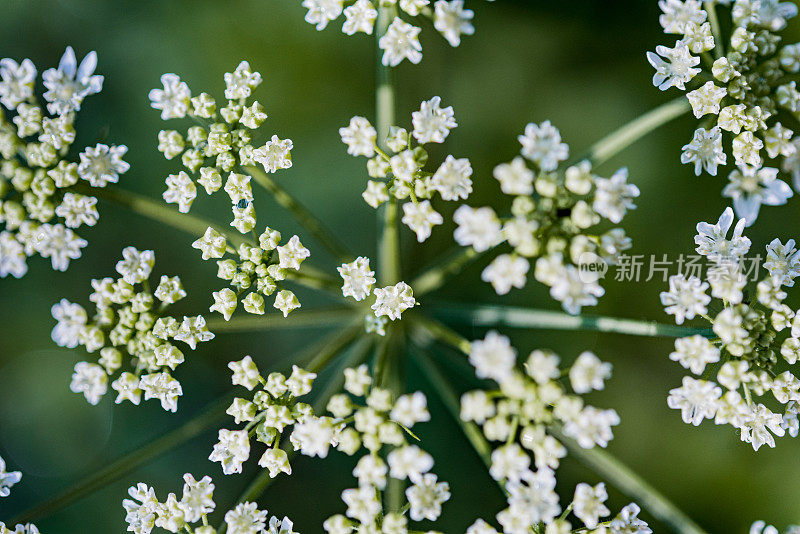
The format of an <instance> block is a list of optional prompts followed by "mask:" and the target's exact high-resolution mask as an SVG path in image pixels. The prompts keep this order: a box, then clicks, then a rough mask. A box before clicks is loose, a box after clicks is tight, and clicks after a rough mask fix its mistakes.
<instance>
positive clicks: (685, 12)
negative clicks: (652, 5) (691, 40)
mask: <svg viewBox="0 0 800 534" xmlns="http://www.w3.org/2000/svg"><path fill="white" fill-rule="evenodd" d="M719 3H727V2H719ZM658 7H659V8H660V9H661V11H662V12H663V14H662V15H660V16H659V17H658V22H659V24H661V27H662V28H664V33H675V34H679V35H680V34H682V33H684V32H685V31H686V25H687V24H689V23H691V22H693V23H695V24H701V23H703V22H704V21H705V20H706V17H707V13H706V12H705V11H704V10H703V9H702V6H701V4H700V0H686V1H685V2H683V1H681V0H659V2H658Z"/></svg>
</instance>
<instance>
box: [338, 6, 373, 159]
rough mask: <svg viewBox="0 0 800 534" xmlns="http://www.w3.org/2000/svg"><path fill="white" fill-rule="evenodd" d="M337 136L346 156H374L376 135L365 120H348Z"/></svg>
mask: <svg viewBox="0 0 800 534" xmlns="http://www.w3.org/2000/svg"><path fill="white" fill-rule="evenodd" d="M363 1H367V0H363ZM351 7H354V6H351ZM348 9H349V8H348ZM345 11H346V10H345ZM339 135H340V136H341V138H342V142H343V143H344V144H346V145H347V153H348V154H350V155H353V156H366V157H368V158H371V157H372V156H374V155H375V148H374V147H375V142H376V140H377V137H378V133H377V132H376V131H375V128H374V127H373V126H372V124H370V123H369V121H368V120H367V119H366V118H364V117H353V118H352V119H350V124H349V125H348V126H345V127H342V128H339Z"/></svg>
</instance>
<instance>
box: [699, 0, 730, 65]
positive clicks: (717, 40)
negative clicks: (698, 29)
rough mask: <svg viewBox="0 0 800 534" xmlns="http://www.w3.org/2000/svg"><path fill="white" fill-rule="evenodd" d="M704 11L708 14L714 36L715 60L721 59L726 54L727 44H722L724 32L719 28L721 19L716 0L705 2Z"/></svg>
mask: <svg viewBox="0 0 800 534" xmlns="http://www.w3.org/2000/svg"><path fill="white" fill-rule="evenodd" d="M703 9H705V10H706V13H708V22H709V24H711V34H712V35H713V36H714V48H713V51H714V59H719V58H721V57H722V55H723V53H724V46H725V43H723V42H722V30H721V29H720V27H719V17H717V2H716V1H715V0H706V1H705V2H703Z"/></svg>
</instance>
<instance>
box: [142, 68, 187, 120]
mask: <svg viewBox="0 0 800 534" xmlns="http://www.w3.org/2000/svg"><path fill="white" fill-rule="evenodd" d="M161 84H162V85H163V86H164V88H163V89H153V90H152V91H150V94H149V98H150V105H151V107H153V108H154V109H160V110H161V119H162V120H167V119H180V118H183V117H185V116H186V114H187V113H188V112H189V106H190V104H191V103H190V99H191V97H192V93H191V91H189V86H188V85H186V82H182V81H181V79H180V78H179V77H178V75H176V74H164V75H162V76H161Z"/></svg>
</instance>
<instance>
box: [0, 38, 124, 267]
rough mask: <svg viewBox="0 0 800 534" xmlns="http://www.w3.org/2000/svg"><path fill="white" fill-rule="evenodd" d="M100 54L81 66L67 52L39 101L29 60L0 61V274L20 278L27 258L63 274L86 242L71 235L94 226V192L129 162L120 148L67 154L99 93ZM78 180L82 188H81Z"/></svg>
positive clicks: (45, 78)
mask: <svg viewBox="0 0 800 534" xmlns="http://www.w3.org/2000/svg"><path fill="white" fill-rule="evenodd" d="M96 66H97V54H95V53H94V52H90V53H89V54H88V55H87V56H86V57H85V58H84V59H83V61H81V62H80V64H78V62H77V60H76V58H75V52H74V51H73V50H72V48H71V47H67V50H66V52H64V55H63V56H62V58H61V62H60V63H59V65H58V67H57V68H51V69H48V70H46V71H45V72H44V73H43V74H42V80H43V83H44V86H45V88H46V89H47V91H46V92H45V93H44V95H43V98H44V101H45V102H46V105H42V103H41V102H40V101H39V100H38V99H37V97H36V95H35V91H34V89H35V84H36V79H37V71H36V67H35V66H34V64H33V62H32V61H31V60H30V59H25V60H23V61H22V62H21V63H17V62H16V61H14V60H13V59H9V58H5V59H2V60H0V104H1V105H2V106H1V107H0V277H2V278H4V277H6V276H8V275H9V274H10V275H12V276H14V277H16V278H20V277H22V276H23V275H24V274H25V273H26V272H27V270H28V265H27V259H28V258H29V257H31V256H34V255H36V254H39V255H40V256H41V257H43V258H49V259H50V262H51V264H52V267H53V269H54V270H57V271H65V270H67V267H69V262H70V260H74V259H77V258H80V256H81V249H83V248H84V247H85V246H86V245H87V242H86V240H84V239H83V238H81V237H80V236H79V235H78V234H76V233H75V231H74V230H76V229H77V228H80V227H81V226H82V225H86V226H94V225H95V224H96V223H97V220H98V218H99V214H98V211H97V198H96V197H94V196H92V195H91V194H90V193H91V191H92V188H100V187H105V186H106V185H107V184H109V183H116V182H117V181H118V180H119V175H120V174H123V173H125V172H127V170H128V169H129V167H130V166H129V165H128V164H127V163H126V162H125V161H123V160H122V157H123V156H124V155H125V153H126V152H127V150H128V149H127V147H126V146H124V145H119V146H114V145H112V146H109V145H105V144H98V145H96V146H94V147H87V148H86V149H84V150H83V152H81V153H80V154H79V155H78V159H77V161H72V160H70V158H68V157H67V153H68V152H69V151H70V148H71V147H72V144H73V143H74V142H75V119H76V116H77V112H78V111H80V108H81V104H82V103H83V100H84V98H86V97H87V96H89V95H92V94H95V93H99V92H100V90H101V89H102V86H103V77H102V76H100V75H97V74H94V70H95V67H96ZM81 181H83V182H86V183H80V182H81Z"/></svg>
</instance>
